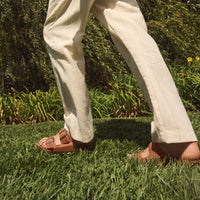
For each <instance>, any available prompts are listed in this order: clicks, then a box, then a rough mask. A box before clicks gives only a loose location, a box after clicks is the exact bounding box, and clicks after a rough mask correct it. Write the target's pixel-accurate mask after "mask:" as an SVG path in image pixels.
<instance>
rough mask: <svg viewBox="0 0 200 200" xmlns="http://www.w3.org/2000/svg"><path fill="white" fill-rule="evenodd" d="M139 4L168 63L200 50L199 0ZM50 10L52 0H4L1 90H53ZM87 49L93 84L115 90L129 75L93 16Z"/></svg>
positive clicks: (0, 33)
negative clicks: (47, 29)
mask: <svg viewBox="0 0 200 200" xmlns="http://www.w3.org/2000/svg"><path fill="white" fill-rule="evenodd" d="M139 4H140V7H141V10H142V12H143V14H144V17H145V19H146V21H147V25H148V27H149V33H150V34H151V35H152V36H153V37H154V39H155V40H156V41H157V43H158V45H159V47H160V49H161V52H162V54H163V56H164V58H165V60H166V61H167V63H168V64H172V63H176V64H177V65H180V64H182V63H183V62H184V60H185V58H187V57H189V56H192V57H194V56H195V55H199V54H200V46H199V45H200V15H199V13H200V4H199V1H198V0H190V1H189V0H188V1H187V0H142V1H141V0H139ZM46 11H47V0H37V1H36V0H33V1H30V0H27V1H14V0H3V1H0V47H1V48H0V80H1V83H0V93H3V92H15V91H26V88H28V90H29V91H35V90H36V89H40V90H46V91H47V90H48V88H49V87H50V86H52V85H55V81H54V76H53V73H52V69H51V64H50V61H49V58H48V55H47V53H46V49H45V44H44V41H43V37H42V30H43V24H44V21H45V17H46ZM83 49H84V53H85V57H86V71H87V76H86V80H87V83H88V85H89V87H90V88H91V87H94V86H95V87H103V88H104V90H109V89H110V85H109V83H110V82H113V81H114V80H116V77H120V76H121V75H123V74H125V73H127V74H128V73H129V72H128V71H127V66H126V64H125V62H124V60H123V58H122V57H121V55H120V54H119V53H118V51H117V50H116V48H115V47H114V45H113V43H112V41H111V39H110V36H109V33H108V32H107V31H106V30H105V29H104V28H103V27H102V26H101V25H99V23H98V22H97V21H96V20H95V19H94V17H93V16H92V15H91V16H90V18H89V21H88V24H87V29H86V35H85V38H84V41H83ZM177 65H176V66H177ZM99 74H100V75H99Z"/></svg>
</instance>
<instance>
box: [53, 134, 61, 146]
mask: <svg viewBox="0 0 200 200" xmlns="http://www.w3.org/2000/svg"><path fill="white" fill-rule="evenodd" d="M53 138H54V144H55V145H56V146H57V145H60V144H61V141H60V135H59V134H56V135H54V136H53Z"/></svg>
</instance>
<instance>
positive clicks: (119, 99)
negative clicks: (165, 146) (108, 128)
mask: <svg viewBox="0 0 200 200" xmlns="http://www.w3.org/2000/svg"><path fill="white" fill-rule="evenodd" d="M170 70H171V73H172V75H173V77H174V80H175V83H176V85H177V87H178V91H179V93H180V95H181V97H182V100H183V103H184V105H185V107H186V109H187V110H188V111H200V60H199V58H198V57H196V58H188V62H187V64H185V65H182V66H179V67H176V66H174V67H170ZM109 87H110V89H109V90H107V91H102V90H101V89H99V88H92V89H90V90H89V95H90V100H91V107H92V114H93V117H94V118H108V117H116V118H121V117H137V116H144V115H150V114H151V113H150V110H149V107H148V105H147V103H146V101H145V100H144V97H143V95H142V93H141V91H140V89H139V87H138V85H137V82H136V80H135V77H134V76H133V75H131V74H129V75H127V74H124V75H123V76H120V79H119V78H117V79H116V80H114V81H113V82H110V83H109ZM62 119H63V107H62V103H61V99H60V96H59V93H58V90H57V87H51V88H50V90H49V91H48V92H42V91H39V90H37V91H36V92H34V93H32V92H28V93H27V92H26V93H24V92H20V93H17V94H15V95H14V96H11V95H10V94H3V95H0V124H13V123H35V122H43V121H50V120H62Z"/></svg>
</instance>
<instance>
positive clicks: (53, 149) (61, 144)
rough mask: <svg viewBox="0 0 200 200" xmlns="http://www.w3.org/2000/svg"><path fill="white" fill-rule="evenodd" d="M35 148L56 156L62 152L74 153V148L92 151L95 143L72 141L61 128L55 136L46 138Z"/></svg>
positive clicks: (67, 133) (92, 141)
mask: <svg viewBox="0 0 200 200" xmlns="http://www.w3.org/2000/svg"><path fill="white" fill-rule="evenodd" d="M36 146H37V148H38V149H40V150H42V151H45V152H48V153H53V154H54V153H55V154H57V153H62V152H65V153H67V152H74V151H75V149H76V148H79V149H82V150H91V151H93V150H94V148H95V142H94V140H91V141H90V142H88V143H82V142H78V141H76V140H73V139H72V138H71V135H70V134H69V132H68V131H67V130H66V129H65V128H62V129H61V130H60V131H59V133H57V134H56V135H54V136H51V137H48V138H47V139H46V140H45V142H44V144H43V145H40V143H38V144H37V145H36Z"/></svg>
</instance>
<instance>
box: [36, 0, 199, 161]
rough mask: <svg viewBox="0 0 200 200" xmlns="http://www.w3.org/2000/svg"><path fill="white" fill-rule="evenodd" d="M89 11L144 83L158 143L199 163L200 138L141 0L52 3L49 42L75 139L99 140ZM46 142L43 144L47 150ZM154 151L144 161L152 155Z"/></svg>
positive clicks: (62, 0) (47, 25) (68, 124)
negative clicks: (87, 45) (89, 61)
mask: <svg viewBox="0 0 200 200" xmlns="http://www.w3.org/2000/svg"><path fill="white" fill-rule="evenodd" d="M89 12H92V13H93V14H94V16H95V17H96V18H97V19H98V20H99V21H100V22H101V23H102V24H103V25H104V26H105V27H106V28H107V29H108V30H109V32H110V34H111V37H112V40H113V42H114V43H115V45H116V46H117V48H118V49H119V51H120V53H121V54H122V55H123V56H124V58H125V60H126V62H127V64H128V66H129V67H130V69H131V71H132V72H133V74H134V75H135V77H136V79H137V81H138V84H139V86H140V88H141V90H142V92H143V94H144V96H145V98H146V100H147V102H148V104H149V106H150V108H151V110H152V112H153V118H154V119H153V122H152V123H151V136H152V142H153V144H154V145H155V144H156V146H158V147H159V148H160V149H161V150H162V151H163V152H164V153H166V154H170V155H171V156H173V157H177V158H180V157H183V158H188V159H190V157H191V153H192V156H193V157H192V158H195V159H197V158H199V148H198V144H197V138H196V136H195V133H194V131H193V128H192V126H191V123H190V121H189V118H188V116H187V113H186V111H185V108H184V107H183V104H182V102H181V100H180V97H179V95H178V92H177V89H176V86H175V84H174V82H173V79H172V77H171V75H170V73H169V70H168V68H167V66H166V64H165V62H164V60H163V58H162V56H161V54H160V51H159V49H158V47H157V45H156V43H155V41H154V40H153V39H152V38H151V36H150V35H149V34H148V33H147V28H146V24H145V21H144V18H143V15H142V13H141V11H140V9H139V7H138V4H137V2H136V0H84V1H83V0H76V1H73V0H56V1H54V0H50V2H49V8H48V14H47V19H46V22H45V27H44V39H45V42H46V44H47V49H48V52H49V55H50V59H51V62H52V66H53V70H54V73H55V77H56V81H57V85H58V89H59V92H60V95H61V99H62V102H63V107H64V120H65V126H64V128H65V129H66V130H67V131H68V132H69V133H70V135H71V137H72V139H73V140H74V141H78V142H81V143H88V142H90V141H91V140H92V139H93V137H94V135H93V122H92V114H91V108H90V103H89V96H88V90H87V87H86V84H85V63H84V56H83V52H82V48H81V41H82V38H83V35H84V32H85V27H86V23H87V18H88V14H89ZM94 45H95V44H94ZM46 140H47V138H44V139H42V140H41V141H40V142H39V145H40V146H43V145H45V142H46ZM150 148H151V147H149V148H147V149H146V151H143V153H142V154H141V155H140V156H145V155H146V154H148V152H150V151H149V149H150Z"/></svg>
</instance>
